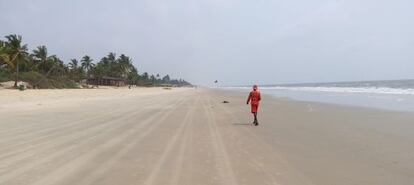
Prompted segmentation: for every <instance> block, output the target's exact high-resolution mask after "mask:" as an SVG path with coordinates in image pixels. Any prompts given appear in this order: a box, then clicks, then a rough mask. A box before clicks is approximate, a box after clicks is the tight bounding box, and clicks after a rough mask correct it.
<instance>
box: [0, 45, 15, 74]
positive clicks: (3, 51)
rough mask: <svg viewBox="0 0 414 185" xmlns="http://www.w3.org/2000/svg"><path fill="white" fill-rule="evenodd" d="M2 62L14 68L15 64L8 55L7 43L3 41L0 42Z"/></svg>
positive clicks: (0, 58)
mask: <svg viewBox="0 0 414 185" xmlns="http://www.w3.org/2000/svg"><path fill="white" fill-rule="evenodd" d="M0 62H3V63H4V64H6V65H8V66H9V67H10V68H14V65H13V63H11V62H10V57H9V55H8V54H7V50H6V43H5V42H3V41H1V40H0ZM1 65H3V64H1ZM1 65H0V66H1Z"/></svg>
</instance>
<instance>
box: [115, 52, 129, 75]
mask: <svg viewBox="0 0 414 185" xmlns="http://www.w3.org/2000/svg"><path fill="white" fill-rule="evenodd" d="M118 65H119V70H120V71H119V72H120V73H121V76H122V77H126V76H127V75H128V73H130V72H131V66H132V60H131V58H129V57H127V56H125V55H124V54H122V55H121V56H119V59H118Z"/></svg>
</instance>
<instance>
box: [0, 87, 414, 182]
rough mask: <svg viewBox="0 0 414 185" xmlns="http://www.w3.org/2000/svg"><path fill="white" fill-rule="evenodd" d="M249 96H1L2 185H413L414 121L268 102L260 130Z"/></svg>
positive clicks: (195, 92) (184, 91) (202, 92)
mask: <svg viewBox="0 0 414 185" xmlns="http://www.w3.org/2000/svg"><path fill="white" fill-rule="evenodd" d="M246 98H247V94H246V93H242V92H237V91H223V90H214V89H205V88H198V89H194V88H172V89H170V90H166V89H163V88H133V89H127V88H120V89H64V90H26V91H17V90H0V184H5V185H6V184H7V185H17V184H25V185H52V184H53V185H55V184H56V185H72V184H77V185H83V184H85V185H86V184H96V185H114V184H117V185H130V184H143V185H156V184H159V185H165V184H176V185H184V184H188V185H194V184H197V185H204V184H223V185H236V184H240V185H252V184H260V185H267V184H268V185H367V184H375V185H389V184H393V185H408V184H414V160H413V159H414V147H413V143H414V124H413V123H414V114H413V113H412V112H398V111H389V110H381V109H372V108H361V107H355V106H340V105H334V104H326V103H315V102H305V101H294V100H290V99H286V98H275V97H272V96H268V95H264V96H263V98H262V99H263V101H262V102H261V106H260V108H259V123H260V125H259V126H257V127H255V126H253V125H252V124H251V122H252V115H251V114H250V112H249V106H247V105H246ZM223 101H228V102H229V103H222V102H223Z"/></svg>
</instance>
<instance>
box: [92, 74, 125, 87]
mask: <svg viewBox="0 0 414 185" xmlns="http://www.w3.org/2000/svg"><path fill="white" fill-rule="evenodd" d="M87 82H88V84H89V85H105V86H117V87H119V86H125V85H126V83H125V80H124V79H123V78H115V77H108V76H104V77H90V78H88V79H87Z"/></svg>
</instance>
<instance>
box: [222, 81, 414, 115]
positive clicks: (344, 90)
mask: <svg viewBox="0 0 414 185" xmlns="http://www.w3.org/2000/svg"><path fill="white" fill-rule="evenodd" d="M226 88H227V89H239V90H243V91H247V90H250V89H251V87H247V86H238V87H226ZM259 88H260V91H261V92H262V93H264V94H270V95H273V96H276V97H284V98H292V99H296V100H303V101H314V102H324V103H333V104H342V105H351V106H361V107H372V108H379V109H388V110H395V111H410V112H411V111H414V80H388V81H362V82H334V83H308V84H282V85H265V86H260V87H259Z"/></svg>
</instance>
